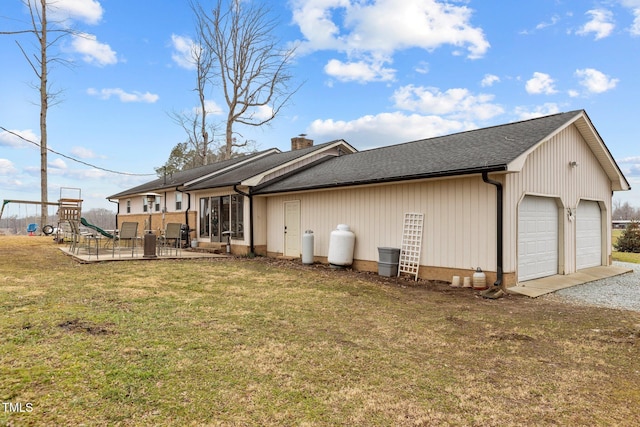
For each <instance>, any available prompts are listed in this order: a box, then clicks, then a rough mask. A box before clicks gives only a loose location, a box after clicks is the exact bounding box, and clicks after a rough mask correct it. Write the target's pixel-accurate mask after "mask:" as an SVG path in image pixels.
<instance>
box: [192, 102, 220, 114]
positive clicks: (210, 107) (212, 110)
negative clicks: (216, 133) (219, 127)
mask: <svg viewBox="0 0 640 427" xmlns="http://www.w3.org/2000/svg"><path fill="white" fill-rule="evenodd" d="M204 108H205V110H206V111H207V114H213V115H220V114H222V108H221V107H220V106H219V105H218V103H216V102H215V101H213V100H210V99H207V100H205V101H204ZM201 111H202V108H200V106H197V107H194V108H193V112H194V113H195V114H200V113H201Z"/></svg>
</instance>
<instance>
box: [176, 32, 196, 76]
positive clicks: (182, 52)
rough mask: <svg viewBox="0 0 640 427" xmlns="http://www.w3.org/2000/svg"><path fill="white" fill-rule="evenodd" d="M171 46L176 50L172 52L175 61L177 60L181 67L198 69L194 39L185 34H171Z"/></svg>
mask: <svg viewBox="0 0 640 427" xmlns="http://www.w3.org/2000/svg"><path fill="white" fill-rule="evenodd" d="M171 46H172V47H173V49H174V52H173V53H172V54H171V59H173V62H175V63H176V64H177V65H178V66H179V67H181V68H185V69H187V70H195V69H196V63H195V61H194V60H193V53H194V49H195V44H194V42H193V40H192V39H190V38H189V37H185V36H178V35H176V34H171Z"/></svg>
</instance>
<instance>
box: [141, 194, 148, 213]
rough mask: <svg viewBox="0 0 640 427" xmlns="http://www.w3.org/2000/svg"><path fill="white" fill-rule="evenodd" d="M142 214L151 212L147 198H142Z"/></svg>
mask: <svg viewBox="0 0 640 427" xmlns="http://www.w3.org/2000/svg"><path fill="white" fill-rule="evenodd" d="M142 212H149V205H147V197H146V196H142Z"/></svg>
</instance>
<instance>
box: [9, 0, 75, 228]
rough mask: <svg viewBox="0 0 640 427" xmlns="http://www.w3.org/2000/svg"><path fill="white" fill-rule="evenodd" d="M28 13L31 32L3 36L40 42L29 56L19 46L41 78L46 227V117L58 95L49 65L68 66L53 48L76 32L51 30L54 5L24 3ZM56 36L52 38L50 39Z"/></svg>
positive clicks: (41, 0)
mask: <svg viewBox="0 0 640 427" xmlns="http://www.w3.org/2000/svg"><path fill="white" fill-rule="evenodd" d="M22 3H23V4H24V5H25V6H26V7H27V9H28V10H29V14H30V17H31V28H29V29H25V30H18V31H5V32H0V34H5V35H6V34H25V33H26V34H33V35H34V36H35V37H36V39H37V41H38V53H37V54H28V53H27V51H26V50H25V49H24V48H23V46H22V45H21V44H20V42H18V41H16V43H17V44H18V47H19V48H20V51H21V52H22V54H23V55H24V57H25V58H26V60H27V62H28V63H29V65H30V66H31V69H32V70H33V72H34V73H35V75H36V76H37V77H38V84H37V85H35V86H36V89H37V90H38V91H39V94H40V202H42V209H40V211H41V215H40V223H41V226H44V225H45V224H46V223H47V207H46V206H47V205H46V203H47V202H48V201H49V196H48V191H47V190H48V182H47V113H48V110H49V106H50V105H52V103H53V102H54V101H55V99H56V97H57V95H58V94H59V93H56V92H53V91H52V90H51V87H50V85H49V65H51V64H52V63H56V62H57V63H66V62H65V61H64V60H62V59H61V58H59V57H57V56H50V55H49V52H50V50H51V48H52V47H53V46H54V45H56V43H57V42H58V41H59V40H60V39H61V38H63V37H65V36H67V35H70V34H73V33H74V32H73V30H70V29H68V28H65V27H63V26H60V25H56V23H55V22H54V23H53V25H52V26H50V23H49V21H48V19H47V11H48V9H50V8H52V7H53V6H54V3H55V1H47V0H22ZM49 35H53V36H54V37H53V38H51V39H50V38H49Z"/></svg>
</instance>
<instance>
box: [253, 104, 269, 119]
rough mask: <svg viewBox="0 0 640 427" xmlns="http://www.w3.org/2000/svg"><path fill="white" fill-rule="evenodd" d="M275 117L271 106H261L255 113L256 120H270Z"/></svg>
mask: <svg viewBox="0 0 640 427" xmlns="http://www.w3.org/2000/svg"><path fill="white" fill-rule="evenodd" d="M272 117H273V108H272V107H271V106H269V105H261V106H259V107H257V108H256V109H255V111H254V113H253V118H254V119H255V120H268V119H270V118H272Z"/></svg>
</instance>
